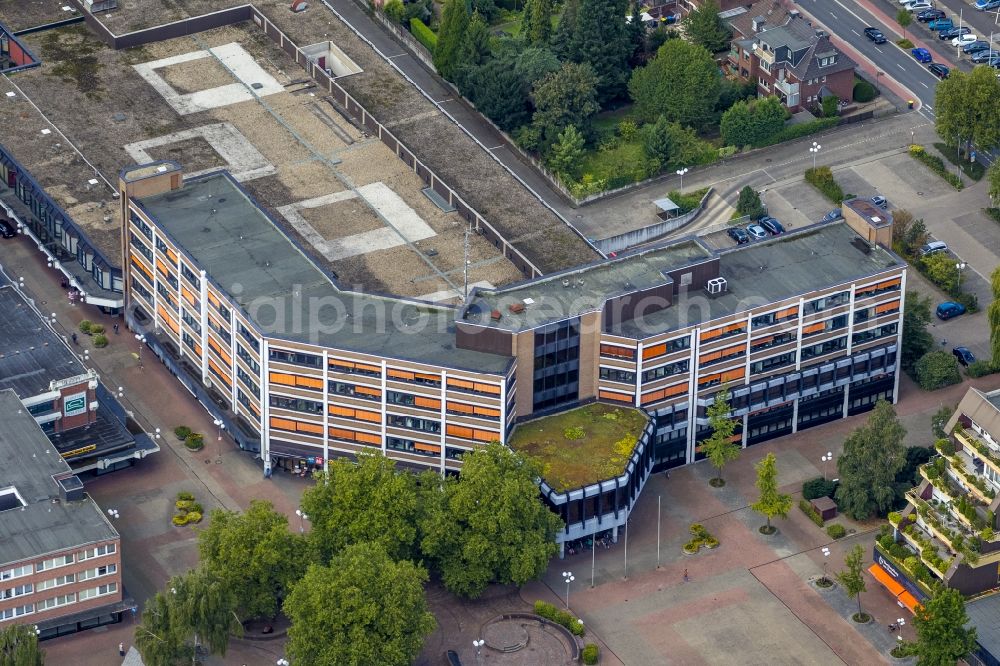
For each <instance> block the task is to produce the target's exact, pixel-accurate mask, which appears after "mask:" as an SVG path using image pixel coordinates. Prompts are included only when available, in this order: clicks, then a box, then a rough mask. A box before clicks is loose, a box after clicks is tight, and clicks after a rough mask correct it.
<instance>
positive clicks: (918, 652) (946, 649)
mask: <svg viewBox="0 0 1000 666" xmlns="http://www.w3.org/2000/svg"><path fill="white" fill-rule="evenodd" d="M968 624H969V616H968V614H967V613H966V612H965V599H964V598H963V597H962V593H961V592H959V591H958V590H956V589H954V588H947V587H941V588H938V590H937V591H936V592H935V594H934V596H933V597H931V598H930V599H929V600H927V601H926V602H925V603H924V604H923V605H922V606H920V607H918V608H917V612H916V615H915V616H914V618H913V625H914V628H915V629H916V630H917V640H916V642H914V643H912V644H911V645H909V646H908V648H909V649H908V650H907V652H908V653H909V654H912V655H915V656H916V657H917V665H918V666H954V664H955V663H956V662H957V661H959V660H961V659H964V658H965V657H966V656H968V654H969V653H970V652H972V651H973V650H975V649H976V628H975V627H969V626H967V625H968Z"/></svg>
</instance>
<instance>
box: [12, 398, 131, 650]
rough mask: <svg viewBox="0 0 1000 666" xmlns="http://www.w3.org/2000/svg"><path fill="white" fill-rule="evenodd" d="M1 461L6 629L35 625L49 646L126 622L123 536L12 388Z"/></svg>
mask: <svg viewBox="0 0 1000 666" xmlns="http://www.w3.org/2000/svg"><path fill="white" fill-rule="evenodd" d="M0 458H2V459H3V460H5V461H8V464H5V465H4V466H3V471H2V472H0V627H3V626H5V625H8V624H31V625H34V626H35V627H37V629H38V631H39V636H40V637H41V638H43V639H44V638H51V637H54V636H59V635H63V634H67V633H73V632H76V631H80V630H82V629H90V628H92V627H97V626H100V625H103V624H110V623H113V622H118V621H119V620H121V615H122V613H123V612H124V611H125V610H126V609H127V608H129V607H131V605H132V604H131V603H130V602H126V601H124V600H123V597H122V582H121V580H122V578H121V577H122V572H121V539H120V537H119V535H118V532H117V530H115V528H114V526H113V525H112V524H111V523H110V522H109V520H108V517H107V516H105V515H104V513H103V512H102V511H101V509H100V507H98V506H97V504H95V503H94V501H93V500H92V499H90V497H88V496H87V495H86V494H85V493H84V492H83V484H82V483H81V482H80V479H79V477H77V476H76V475H75V474H74V473H73V470H71V469H70V467H69V465H68V464H67V463H66V461H65V460H64V459H63V457H62V456H61V455H59V452H58V451H56V450H55V447H53V446H52V443H51V442H50V441H49V440H48V438H47V437H46V436H45V433H43V432H42V429H41V428H40V427H39V425H38V424H37V423H36V422H35V419H33V418H32V416H31V414H29V413H28V410H26V409H25V407H24V405H23V404H22V403H21V401H20V400H19V399H18V397H17V396H16V395H15V394H14V392H13V391H12V390H10V389H5V390H0ZM13 461H16V463H15V462H13Z"/></svg>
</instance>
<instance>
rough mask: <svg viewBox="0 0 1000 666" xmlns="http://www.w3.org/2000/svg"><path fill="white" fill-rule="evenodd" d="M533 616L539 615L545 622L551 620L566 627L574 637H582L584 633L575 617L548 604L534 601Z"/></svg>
mask: <svg viewBox="0 0 1000 666" xmlns="http://www.w3.org/2000/svg"><path fill="white" fill-rule="evenodd" d="M535 615H541V616H542V617H544V618H545V619H546V620H552V621H553V622H555V623H556V624H560V625H562V626H564V627H566V628H567V629H569V631H570V633H572V634H573V635H574V636H583V634H584V633H585V632H584V628H583V625H582V624H581V623H580V622H579V621H577V619H576V616H575V615H573V614H572V613H570V612H569V611H566V610H561V609H559V608H556V607H555V606H553V605H552V604H550V603H546V602H544V601H536V602H535Z"/></svg>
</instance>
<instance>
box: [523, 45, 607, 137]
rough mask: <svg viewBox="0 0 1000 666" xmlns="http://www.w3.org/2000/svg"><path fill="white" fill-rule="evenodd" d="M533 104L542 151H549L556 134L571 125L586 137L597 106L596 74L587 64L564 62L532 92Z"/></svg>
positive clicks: (536, 85)
mask: <svg viewBox="0 0 1000 666" xmlns="http://www.w3.org/2000/svg"><path fill="white" fill-rule="evenodd" d="M531 99H532V102H533V103H534V105H535V115H534V116H533V118H532V124H533V125H534V126H535V127H536V129H537V130H538V132H539V135H540V137H541V147H542V150H541V152H542V153H543V154H545V153H547V152H548V148H549V146H551V145H552V144H553V143H555V142H556V141H557V140H558V138H559V134H560V133H561V132H562V131H563V130H564V129H566V128H567V127H569V126H570V125H573V126H574V127H576V128H577V130H579V131H580V133H581V134H583V135H584V136H585V137H586V136H589V134H590V127H591V122H592V121H593V118H594V115H595V114H596V113H597V111H598V110H599V109H600V107H599V106H598V104H597V77H596V76H594V70H592V69H591V68H590V66H589V65H579V64H577V63H572V62H567V63H563V65H562V67H560V68H559V71H558V72H553V73H552V74H548V75H546V76H544V77H543V78H542V79H541V80H540V81H539V82H538V83H536V84H535V89H534V90H533V91H532V94H531Z"/></svg>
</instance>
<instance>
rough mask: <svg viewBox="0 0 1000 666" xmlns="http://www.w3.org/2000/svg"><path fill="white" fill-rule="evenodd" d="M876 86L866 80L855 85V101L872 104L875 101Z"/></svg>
mask: <svg viewBox="0 0 1000 666" xmlns="http://www.w3.org/2000/svg"><path fill="white" fill-rule="evenodd" d="M875 93H876V90H875V86H873V85H872V84H870V83H868V82H867V81H865V80H864V79H860V80H859V81H858V82H857V83H855V84H854V101H855V102H860V103H862V104H863V103H865V102H870V101H872V100H873V99H875Z"/></svg>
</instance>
